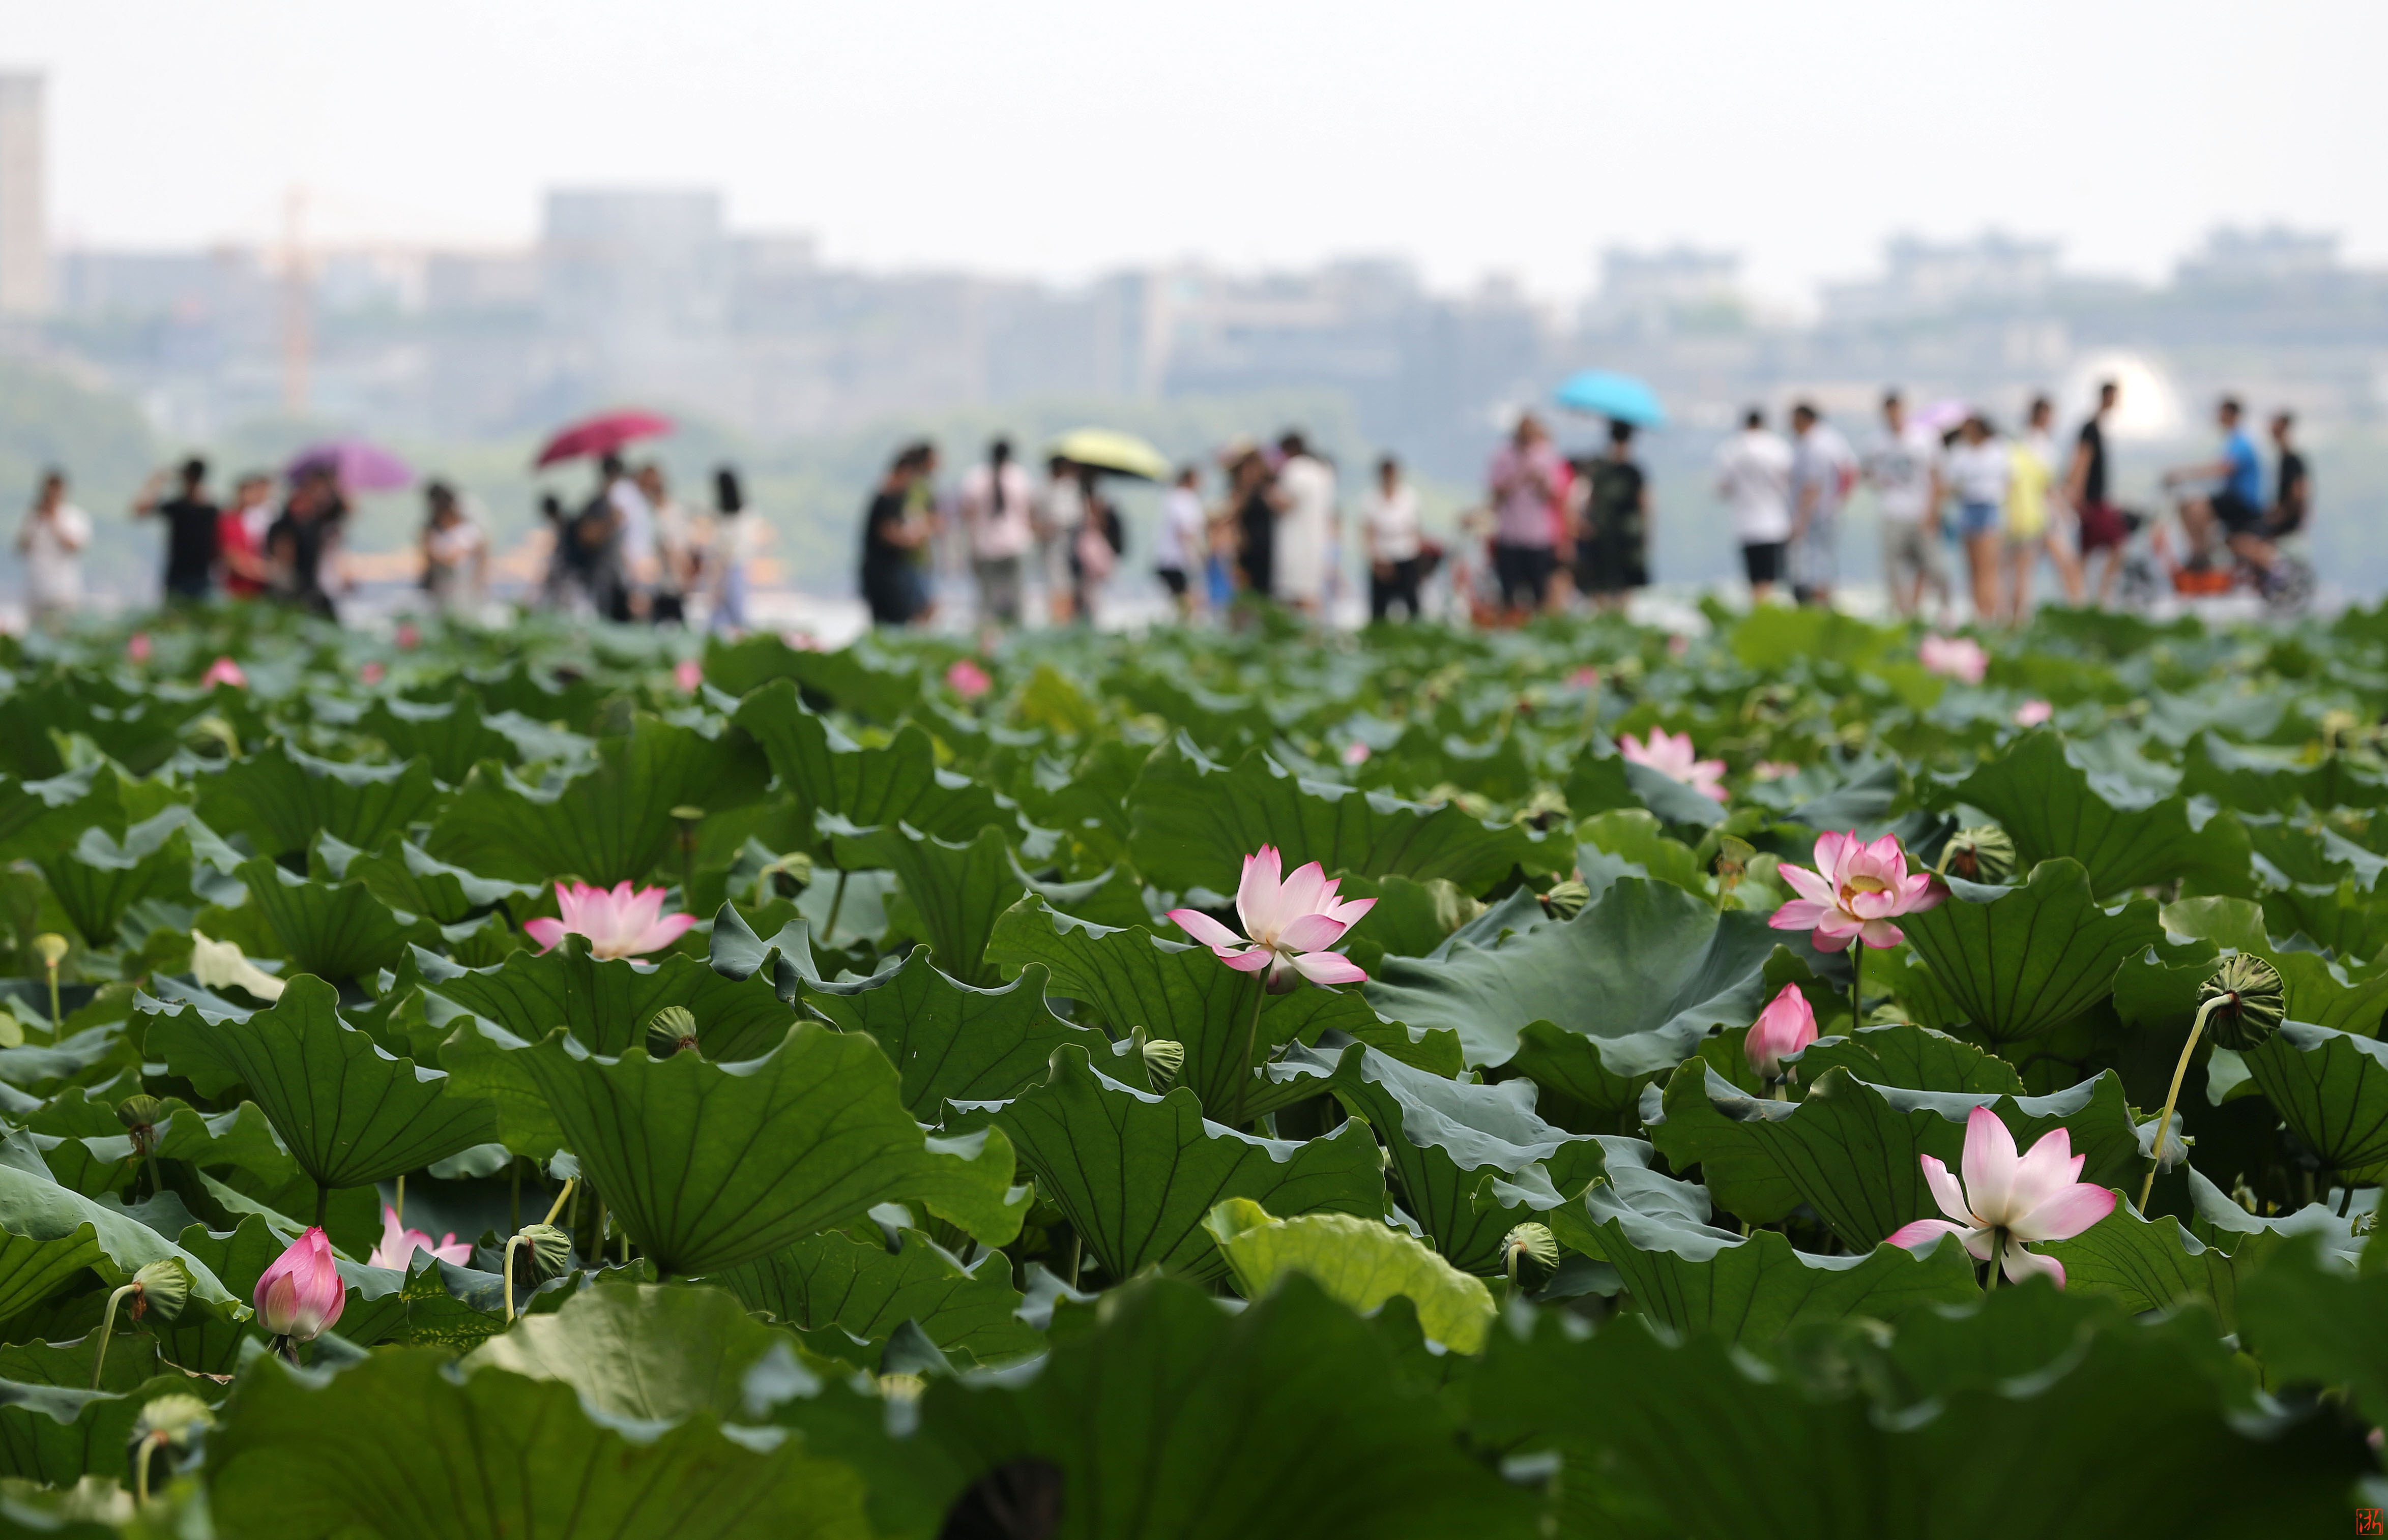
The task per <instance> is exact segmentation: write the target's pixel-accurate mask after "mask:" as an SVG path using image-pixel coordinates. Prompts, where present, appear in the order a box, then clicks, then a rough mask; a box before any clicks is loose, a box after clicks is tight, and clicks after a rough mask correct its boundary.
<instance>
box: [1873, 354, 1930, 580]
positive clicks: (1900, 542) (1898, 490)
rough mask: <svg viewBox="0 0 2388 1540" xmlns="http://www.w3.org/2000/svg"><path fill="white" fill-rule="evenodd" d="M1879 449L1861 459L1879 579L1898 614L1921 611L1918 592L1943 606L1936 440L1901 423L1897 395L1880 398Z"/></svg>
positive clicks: (1902, 405) (1903, 414)
mask: <svg viewBox="0 0 2388 1540" xmlns="http://www.w3.org/2000/svg"><path fill="white" fill-rule="evenodd" d="M1882 426H1883V442H1882V446H1881V447H1880V448H1877V449H1875V450H1874V453H1873V454H1871V455H1868V456H1867V457H1866V462H1865V478H1866V481H1867V483H1868V484H1869V485H1871V486H1873V487H1874V500H1875V505H1876V507H1877V508H1878V509H1879V510H1880V511H1881V514H1882V576H1883V582H1884V583H1885V584H1886V586H1887V587H1889V589H1890V607H1891V609H1892V610H1893V611H1895V612H1898V613H1899V614H1900V615H1912V614H1913V613H1915V612H1916V611H1918V610H1920V609H1921V608H1923V605H1924V590H1925V589H1926V588H1930V589H1931V590H1933V591H1934V592H1935V593H1937V594H1938V595H1939V596H1940V607H1941V609H1942V610H1944V611H1945V610H1947V609H1948V607H1949V574H1948V572H1947V570H1946V569H1945V568H1944V567H1943V566H1942V565H1941V562H1940V496H1941V484H1940V435H1937V434H1936V433H1934V432H1933V431H1932V430H1931V429H1930V428H1927V427H1925V426H1924V424H1923V423H1911V422H1909V421H1908V418H1907V403H1906V402H1905V401H1903V400H1901V399H1900V398H1899V392H1897V391H1895V390H1893V391H1889V392H1886V394H1885V395H1884V396H1883V398H1882Z"/></svg>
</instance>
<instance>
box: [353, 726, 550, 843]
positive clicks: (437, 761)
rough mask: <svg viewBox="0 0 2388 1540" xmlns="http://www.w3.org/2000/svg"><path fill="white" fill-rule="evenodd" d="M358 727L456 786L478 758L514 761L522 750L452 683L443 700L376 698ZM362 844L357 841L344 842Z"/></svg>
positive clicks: (512, 762)
mask: <svg viewBox="0 0 2388 1540" xmlns="http://www.w3.org/2000/svg"><path fill="white" fill-rule="evenodd" d="M357 725H358V726H361V727H362V728H363V729H364V730H365V731H367V732H369V733H372V734H373V735H374V736H375V737H376V738H380V739H381V740H382V741H383V742H384V743H387V744H388V745H389V747H390V749H391V751H393V752H394V753H397V754H398V755H400V756H401V757H402V758H405V759H408V760H413V761H417V762H419V763H421V764H425V765H426V766H428V767H429V769H430V772H431V774H432V775H433V776H435V777H437V778H438V780H440V781H442V782H444V783H445V784H447V785H449V786H460V785H462V784H463V783H464V777H465V776H468V775H470V774H471V773H472V770H473V766H474V765H476V764H479V763H480V762H481V761H483V760H485V759H486V760H496V761H498V762H500V763H501V764H518V763H520V762H521V760H522V758H523V752H522V750H521V749H520V748H519V747H517V746H516V745H515V743H514V739H513V738H508V737H507V736H506V735H505V734H504V733H502V732H500V731H499V730H498V729H497V728H495V727H492V726H489V723H488V722H487V721H486V720H485V718H484V716H483V713H482V711H481V703H480V702H479V701H476V699H474V696H473V692H472V691H471V690H469V689H465V688H458V689H456V690H455V691H454V692H453V693H452V694H451V695H450V697H449V698H448V699H447V700H446V701H409V700H405V699H403V698H401V697H396V696H387V695H385V696H379V697H376V698H375V701H374V702H373V704H372V705H370V706H368V707H366V708H365V712H364V715H363V716H362V717H361V718H359V720H358V724H357ZM350 842H351V843H362V841H355V840H352V841H350Z"/></svg>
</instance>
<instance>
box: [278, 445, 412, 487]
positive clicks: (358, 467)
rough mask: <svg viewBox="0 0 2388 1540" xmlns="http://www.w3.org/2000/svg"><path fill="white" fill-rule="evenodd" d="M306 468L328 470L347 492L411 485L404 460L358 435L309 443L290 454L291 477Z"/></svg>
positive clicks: (410, 477) (304, 471) (409, 471)
mask: <svg viewBox="0 0 2388 1540" xmlns="http://www.w3.org/2000/svg"><path fill="white" fill-rule="evenodd" d="M309 471H329V472H330V473H332V479H333V480H334V481H337V482H338V483H339V484H340V486H341V487H342V488H343V489H344V490H346V491H350V492H395V491H398V490H399V489H400V488H401V487H406V486H413V485H414V472H413V470H412V469H410V468H409V467H408V465H407V463H406V461H402V460H400V459H399V458H398V456H396V455H394V454H392V453H390V452H389V451H388V450H387V449H385V448H382V447H381V446H379V445H378V444H368V443H366V442H365V441H364V440H363V439H362V438H334V439H329V440H326V441H325V442H324V443H321V444H311V445H309V446H308V447H307V448H303V449H301V450H299V452H298V454H296V455H294V456H292V457H291V461H290V465H289V474H290V475H291V476H293V477H297V476H299V475H300V474H303V473H306V472H309Z"/></svg>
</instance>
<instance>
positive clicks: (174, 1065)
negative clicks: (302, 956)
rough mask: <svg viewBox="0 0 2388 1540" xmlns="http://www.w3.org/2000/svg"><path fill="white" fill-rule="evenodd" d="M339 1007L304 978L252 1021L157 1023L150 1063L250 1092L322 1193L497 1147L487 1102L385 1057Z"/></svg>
mask: <svg viewBox="0 0 2388 1540" xmlns="http://www.w3.org/2000/svg"><path fill="white" fill-rule="evenodd" d="M337 999H338V997H337V995H336V994H335V993H334V991H333V990H332V987H331V986H330V985H329V984H326V983H324V981H323V980H322V979H320V978H313V977H311V976H309V975H307V974H300V975H299V976H298V977H296V978H292V979H291V980H290V982H289V987H288V988H286V990H284V991H283V994H282V998H281V999H280V1000H279V1001H277V1002H276V1003H275V1004H273V1006H272V1007H271V1008H269V1009H267V1010H262V1011H260V1012H258V1013H257V1014H256V1015H255V1016H250V1017H249V1018H248V1020H246V1021H238V1020H232V1019H226V1018H222V1017H218V1016H212V1015H210V1013H208V1012H206V1011H203V1010H201V1009H200V1008H199V1007H197V1006H196V1005H190V1004H184V1005H182V1006H180V1007H178V1008H176V1009H175V1010H173V1011H171V1012H160V1013H159V1014H158V1015H156V1016H152V1017H151V1018H150V1021H149V1029H148V1038H147V1045H148V1052H149V1053H150V1054H154V1055H156V1056H158V1057H159V1058H161V1059H163V1060H164V1061H165V1063H166V1064H167V1066H168V1067H169V1068H170V1069H171V1072H172V1073H174V1074H177V1075H180V1076H183V1077H184V1078H185V1079H188V1080H189V1081H190V1082H191V1083H192V1084H193V1085H195V1086H197V1087H198V1088H199V1091H200V1092H201V1093H203V1094H205V1095H209V1096H214V1095H218V1094H221V1093H222V1092H223V1091H225V1090H226V1089H228V1088H229V1087H232V1086H235V1085H245V1086H247V1087H248V1093H249V1095H250V1097H251V1098H252V1099H253V1100H254V1101H255V1102H256V1103H257V1105H259V1106H260V1107H261V1108H262V1109H263V1110H264V1112H265V1116H266V1117H267V1118H268V1119H269V1120H270V1121H271V1122H272V1123H273V1129H274V1131H275V1132H276V1133H278V1134H280V1135H281V1136H282V1142H283V1143H284V1144H285V1145H286V1146H287V1147H288V1149H289V1151H290V1154H291V1156H292V1157H293V1158H294V1159H296V1160H297V1161H298V1162H299V1169H301V1170H302V1171H304V1172H306V1173H307V1175H308V1177H309V1178H310V1179H311V1180H313V1181H314V1182H315V1183H316V1185H317V1186H318V1187H321V1188H325V1189H329V1188H335V1187H356V1186H361V1185H362V1184H363V1183H366V1182H371V1181H382V1180H387V1179H388V1178H391V1177H396V1176H400V1175H402V1174H404V1173H405V1172H408V1171H413V1170H416V1169H418V1168H422V1167H425V1166H428V1165H430V1164H431V1163H432V1162H433V1161H435V1160H439V1159H442V1158H444V1157H446V1156H448V1155H454V1154H455V1153H456V1152H457V1151H459V1150H464V1149H469V1148H471V1147H472V1146H473V1145H475V1144H482V1143H487V1142H489V1141H490V1140H492V1139H494V1138H495V1137H496V1135H497V1126H496V1120H495V1118H494V1117H493V1115H492V1112H491V1109H490V1106H489V1103H488V1102H487V1101H485V1100H483V1099H481V1098H478V1097H476V1096H473V1095H470V1094H467V1093H465V1092H463V1091H462V1090H461V1088H459V1087H458V1086H457V1085H455V1084H454V1082H452V1081H451V1079H450V1078H449V1077H448V1076H446V1075H444V1074H442V1073H440V1072H439V1071H438V1070H436V1069H425V1068H421V1067H417V1066H416V1065H415V1064H414V1063H413V1061H411V1060H408V1059H401V1058H394V1057H392V1056H391V1055H390V1054H387V1053H385V1052H383V1051H382V1049H381V1048H380V1046H379V1045H378V1044H376V1043H375V1041H373V1039H372V1038H371V1037H369V1036H367V1035H366V1034H365V1033H363V1032H361V1031H359V1030H357V1029H355V1028H353V1027H350V1026H349V1024H348V1023H346V1022H344V1021H342V1020H341V1019H340V1018H339V1015H338V1013H337V1010H336V1008H335V1007H336V1005H337Z"/></svg>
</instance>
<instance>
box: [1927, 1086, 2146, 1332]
mask: <svg viewBox="0 0 2388 1540" xmlns="http://www.w3.org/2000/svg"><path fill="white" fill-rule="evenodd" d="M2087 1158H2088V1157H2087V1156H2084V1155H2075V1154H2074V1153H2073V1136H2072V1135H2071V1134H2070V1133H2068V1132H2067V1131H2066V1130H2063V1129H2051V1130H2049V1131H2048V1132H2046V1133H2044V1134H2042V1135H2040V1136H2039V1141H2038V1142H2036V1143H2034V1144H2033V1145H2032V1147H2031V1148H2030V1149H2029V1150H2028V1151H2026V1153H2024V1154H2022V1155H2017V1154H2015V1142H2014V1135H2013V1134H2012V1133H2010V1132H2008V1131H2007V1126H2006V1124H2005V1123H2003V1122H2001V1121H2000V1119H1999V1115H1998V1114H1997V1113H1995V1112H1992V1111H1991V1110H1990V1109H1989V1108H1988V1107H1975V1109H1974V1110H1973V1111H1972V1112H1971V1113H1970V1114H1968V1115H1967V1117H1966V1118H1965V1153H1964V1156H1963V1158H1962V1161H1961V1162H1960V1166H1961V1168H1962V1170H1963V1172H1964V1178H1965V1180H1964V1183H1963V1185H1962V1186H1960V1185H1959V1184H1958V1180H1957V1179H1956V1178H1955V1177H1953V1176H1950V1174H1949V1168H1948V1167H1947V1166H1945V1165H1943V1164H1942V1163H1941V1162H1940V1161H1938V1160H1936V1159H1934V1158H1933V1157H1932V1156H1930V1155H1918V1156H1916V1159H1917V1160H1918V1161H1920V1162H1921V1163H1922V1164H1923V1167H1924V1181H1925V1182H1926V1183H1927V1184H1928V1185H1929V1186H1930V1187H1931V1189H1932V1196H1933V1199H1934V1201H1936V1202H1937V1203H1938V1204H1939V1205H1940V1212H1942V1213H1943V1214H1946V1215H1948V1216H1949V1217H1948V1218H1945V1219H1917V1220H1916V1221H1915V1222H1914V1223H1912V1224H1907V1225H1902V1226H1900V1227H1899V1229H1897V1230H1895V1231H1892V1232H1891V1233H1890V1235H1889V1237H1888V1243H1890V1244H1891V1245H1894V1246H1906V1247H1909V1248H1911V1249H1913V1250H1918V1251H1924V1250H1929V1249H1930V1248H1931V1247H1932V1246H1933V1245H1935V1244H1937V1243H1938V1241H1939V1239H1940V1237H1942V1236H1943V1235H1954V1236H1957V1237H1958V1238H1959V1239H1960V1240H1961V1241H1962V1243H1963V1244H1964V1247H1965V1250H1966V1251H1967V1252H1969V1253H1971V1254H1972V1256H1973V1257H1974V1260H1975V1261H1976V1262H1991V1263H1992V1265H1993V1266H1995V1267H1999V1268H2002V1269H2005V1272H2006V1276H2007V1278H2008V1279H2009V1280H2010V1281H2013V1282H2016V1283H2020V1282H2022V1281H2024V1280H2025V1279H2026V1277H2028V1276H2029V1275H2031V1274H2032V1273H2041V1274H2044V1275H2046V1276H2047V1277H2048V1278H2050V1279H2051V1280H2053V1281H2055V1283H2056V1286H2057V1287H2058V1288H2060V1289H2061V1288H2063V1287H2064V1263H2062V1262H2060V1261H2058V1260H2057V1259H2056V1258H2055V1257H2053V1256H2040V1255H2039V1253H2037V1252H2032V1251H2026V1250H2025V1249H2024V1248H2025V1247H2026V1245H2029V1244H2031V1243H2035V1242H2039V1241H2069V1240H2071V1239H2073V1237H2075V1236H2076V1235H2078V1234H2080V1233H2081V1232H2082V1231H2085V1230H2088V1229H2089V1228H2090V1226H2091V1225H2094V1224H2096V1223H2097V1222H2098V1221H2099V1220H2101V1219H2102V1218H2105V1217H2106V1216H2107V1215H2109V1214H2112V1213H2113V1212H2114V1211H2115V1193H2114V1192H2113V1190H2112V1189H2110V1188H2105V1187H2101V1186H2099V1185H2098V1184H2097V1183H2096V1182H2091V1181H2083V1180H2080V1176H2081V1163H2082V1162H2083V1161H2084V1160H2085V1159H2087ZM1994 1246H1995V1247H1997V1248H1998V1256H1997V1257H1996V1259H1995V1260H1993V1258H1992V1256H1991V1255H1990V1253H1991V1248H1992V1247H1994Z"/></svg>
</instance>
